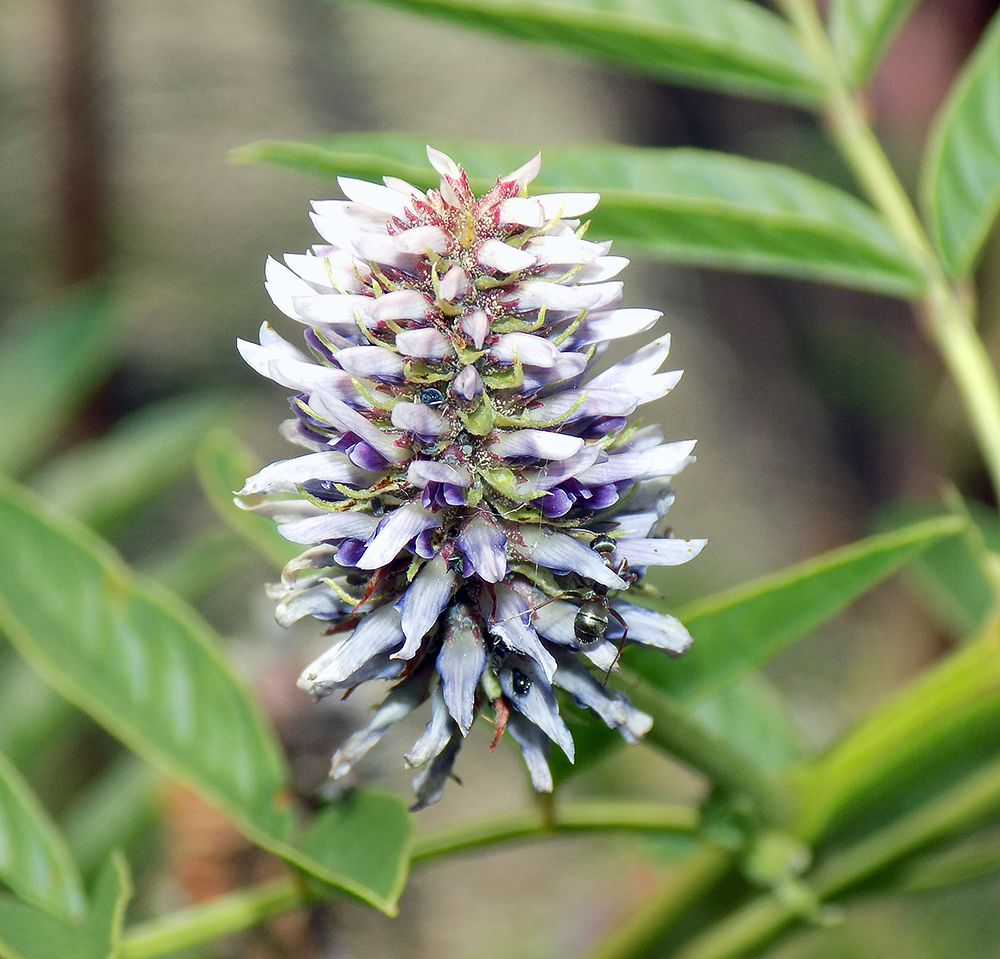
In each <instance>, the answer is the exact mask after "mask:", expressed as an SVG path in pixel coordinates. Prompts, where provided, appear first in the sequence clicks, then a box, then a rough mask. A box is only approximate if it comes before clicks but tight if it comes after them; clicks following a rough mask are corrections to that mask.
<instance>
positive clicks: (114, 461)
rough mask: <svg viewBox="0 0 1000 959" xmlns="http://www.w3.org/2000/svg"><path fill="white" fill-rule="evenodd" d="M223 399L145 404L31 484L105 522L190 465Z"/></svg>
mask: <svg viewBox="0 0 1000 959" xmlns="http://www.w3.org/2000/svg"><path fill="white" fill-rule="evenodd" d="M223 405H224V404H223V400H222V399H221V398H220V397H218V396H188V397H183V398H181V399H174V400H167V401H165V402H163V403H157V404H156V405H155V406H150V407H146V408H144V409H142V410H140V411H139V412H137V413H133V414H132V415H131V416H129V417H127V418H126V419H124V420H122V422H121V423H119V424H118V425H117V426H116V427H115V428H114V429H113V430H112V431H111V432H110V433H109V434H108V435H107V436H105V437H102V438H101V439H99V440H94V441H92V442H90V443H87V444H85V445H83V446H80V447H77V448H74V449H72V450H70V451H68V452H67V453H64V454H63V455H62V456H60V457H59V458H58V459H57V460H54V461H53V462H52V463H51V464H50V465H49V466H47V467H46V468H45V469H44V470H42V471H41V472H40V473H38V474H36V475H35V476H34V477H33V479H32V483H31V485H32V487H33V488H34V489H35V490H36V492H38V493H39V494H40V495H41V496H42V498H43V499H45V500H46V501H47V502H49V503H51V504H53V505H54V506H56V507H58V508H59V509H62V510H66V511H67V512H69V513H72V514H73V515H74V516H76V517H77V518H78V519H81V520H83V521H84V522H85V523H87V524H88V525H90V526H94V527H98V528H101V527H106V526H108V525H109V524H111V523H113V522H114V521H115V520H117V519H119V518H120V517H122V516H123V515H125V514H126V513H128V511H129V510H131V509H134V508H136V507H137V506H140V505H142V504H143V503H146V502H148V501H149V500H151V499H152V498H153V497H154V496H155V495H156V494H157V493H159V492H161V491H162V490H163V489H165V488H166V487H167V486H168V485H169V484H170V483H171V482H173V481H174V480H176V479H178V478H179V477H180V476H182V475H183V474H184V473H185V472H186V471H187V470H188V469H189V468H190V467H191V464H192V458H193V455H194V451H195V449H196V447H197V445H198V443H199V442H200V441H201V439H202V437H203V436H204V435H205V433H206V431H207V430H208V429H209V428H210V426H211V425H212V424H213V423H214V422H216V421H217V420H218V418H219V416H220V414H221V412H222V409H223Z"/></svg>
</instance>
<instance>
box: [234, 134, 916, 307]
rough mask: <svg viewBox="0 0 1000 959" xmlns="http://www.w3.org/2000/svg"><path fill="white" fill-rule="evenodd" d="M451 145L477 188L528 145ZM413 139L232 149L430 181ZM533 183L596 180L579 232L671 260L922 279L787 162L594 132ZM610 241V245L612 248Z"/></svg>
mask: <svg viewBox="0 0 1000 959" xmlns="http://www.w3.org/2000/svg"><path fill="white" fill-rule="evenodd" d="M439 146H441V147H443V148H444V149H445V150H446V151H447V152H448V153H450V154H452V155H454V156H456V157H460V158H461V159H462V161H463V166H464V167H465V168H466V171H467V172H468V174H469V177H470V180H471V181H472V183H473V186H474V187H476V188H479V187H485V186H488V185H489V183H491V182H492V177H491V174H493V172H494V171H496V170H498V169H507V168H508V167H509V166H511V165H517V164H519V163H523V162H524V160H525V159H527V158H528V157H529V156H530V155H531V154H532V153H533V152H534V150H535V148H534V147H527V146H521V147H518V146H513V147H512V146H509V145H498V144H488V143H477V142H473V141H464V142H462V141H452V142H446V143H443V144H439ZM423 152H424V141H423V140H422V139H421V138H419V137H414V136H409V135H405V134H347V135H343V136H336V137H329V138H326V139H324V140H321V141H316V142H313V143H281V142H264V143H257V144H251V145H249V146H246V147H243V148H241V149H240V150H238V151H237V152H236V153H235V158H236V159H237V160H238V161H241V162H260V163H270V164H274V165H277V166H285V167H290V168H292V169H296V170H299V171H301V172H306V173H312V174H315V175H318V176H329V177H333V176H335V175H343V174H347V175H352V176H360V177H366V178H370V179H379V178H380V177H381V176H382V175H383V174H391V175H394V176H399V177H402V178H403V179H406V180H408V181H409V182H412V183H416V184H417V185H419V186H428V185H430V178H429V177H428V176H427V173H426V172H425V170H424V169H423V163H422V160H421V158H422V156H423ZM542 155H543V159H544V164H543V167H542V173H541V175H540V176H539V177H538V179H537V180H536V181H535V185H536V187H537V188H538V189H540V190H546V191H553V192H568V191H581V192H589V191H597V192H599V193H600V194H601V202H600V204H599V205H598V206H597V208H596V209H595V210H594V211H593V213H592V214H590V217H591V219H592V226H591V230H590V235H593V236H597V235H600V236H602V237H605V236H611V237H613V238H615V239H616V240H617V241H619V242H620V243H621V244H622V245H623V248H622V251H621V252H628V251H630V250H632V251H636V252H638V253H642V254H644V255H647V256H651V257H654V258H657V259H662V260H666V261H668V262H673V263H690V264H695V265H699V266H712V267H719V268H722V269H732V270H748V271H752V272H759V273H773V274H779V275H783V276H794V277H806V278H811V279H816V280H823V281H826V282H830V283H837V284H840V285H844V286H852V287H857V288H859V289H866V290H874V291H877V292H881V293H888V294H892V295H897V296H913V295H916V294H918V293H919V292H920V290H921V288H922V280H921V278H920V276H919V275H918V274H917V272H916V271H915V270H914V268H913V267H912V266H910V265H909V263H908V261H907V259H906V257H905V255H904V254H903V252H902V251H901V250H900V248H899V246H898V244H897V243H896V241H895V240H894V239H893V237H892V236H891V235H890V233H889V231H888V230H887V228H886V227H885V225H884V224H883V222H882V220H881V219H880V218H879V216H878V214H877V213H876V212H875V211H874V210H872V209H871V208H870V207H868V206H866V205H865V204H863V203H861V202H860V201H858V200H856V199H855V198H854V197H852V196H849V195H848V194H846V193H844V192H843V191H841V190H838V189H836V188H834V187H832V186H830V185H829V184H827V183H823V182H821V181H819V180H816V179H814V178H812V177H809V176H806V175H805V174H802V173H799V172H797V171H796V170H792V169H789V168H788V167H783V166H777V165H775V164H771V163H762V162H759V161H756V160H749V159H746V158H744V157H736V156H731V155H728V154H724V153H714V152H711V151H707V150H692V149H669V150H661V149H651V148H642V147H622V146H610V145H598V144H580V145H574V146H565V145H563V146H553V147H546V148H544V150H543V151H542ZM616 249H617V248H616Z"/></svg>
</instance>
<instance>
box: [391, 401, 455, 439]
mask: <svg viewBox="0 0 1000 959" xmlns="http://www.w3.org/2000/svg"><path fill="white" fill-rule="evenodd" d="M392 425H393V426H396V427H399V429H401V430H406V431H407V432H408V433H417V434H419V435H421V436H443V435H444V434H445V433H447V432H448V421H447V420H446V419H445V418H444V417H443V416H442V415H441V414H440V413H438V412H437V410H433V409H431V408H430V407H429V406H427V405H425V404H424V403H407V402H404V403H397V404H396V405H395V406H394V407H393V408H392Z"/></svg>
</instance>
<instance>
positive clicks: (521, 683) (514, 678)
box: [510, 666, 534, 696]
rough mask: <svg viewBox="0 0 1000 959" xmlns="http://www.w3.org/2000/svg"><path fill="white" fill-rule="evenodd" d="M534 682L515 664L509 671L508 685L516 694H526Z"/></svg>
mask: <svg viewBox="0 0 1000 959" xmlns="http://www.w3.org/2000/svg"><path fill="white" fill-rule="evenodd" d="M533 685H534V684H533V683H532V682H531V679H529V678H528V676H527V675H525V674H524V673H522V672H521V670H519V669H518V668H517V667H516V666H515V667H514V669H512V670H511V671H510V686H511V689H513V690H514V693H515V694H516V695H517V696H527V695H528V693H530V692H531V687H532V686H533Z"/></svg>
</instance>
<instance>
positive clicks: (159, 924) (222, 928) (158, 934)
mask: <svg viewBox="0 0 1000 959" xmlns="http://www.w3.org/2000/svg"><path fill="white" fill-rule="evenodd" d="M305 902H306V894H305V890H304V889H303V887H302V885H301V884H300V883H299V882H297V881H296V880H295V878H293V877H286V878H284V879H277V880H274V881H272V882H269V883H265V884H263V885H260V886H255V887H253V888H251V889H241V890H240V891H239V892H234V893H230V894H229V895H227V896H220V897H219V898H218V899H213V900H212V901H211V902H206V903H203V904H201V905H197V906H191V907H190V908H188V909H182V910H181V911H180V912H175V913H173V914H172V915H169V916H165V917H163V918H162V919H155V920H153V921H152V922H147V923H143V924H142V925H139V926H134V927H133V928H132V929H129V930H126V932H125V935H124V936H123V938H122V944H121V949H120V950H119V953H118V955H119V959H154V957H156V956H166V955H169V954H170V953H172V952H177V951H179V950H181V949H188V948H190V947H191V946H197V945H200V944H201V943H204V942H212V941H213V940H215V939H218V938H220V937H221V936H228V935H230V934H232V933H234V932H241V931H242V930H244V929H250V928H252V927H253V926H256V925H258V924H259V923H262V922H264V921H265V920H266V919H269V918H270V917H271V916H275V915H278V914H279V913H282V912H287V911H288V910H289V909H294V908H296V907H297V906H301V905H304V904H305Z"/></svg>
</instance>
